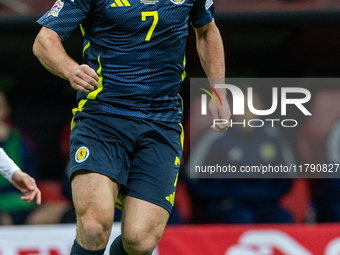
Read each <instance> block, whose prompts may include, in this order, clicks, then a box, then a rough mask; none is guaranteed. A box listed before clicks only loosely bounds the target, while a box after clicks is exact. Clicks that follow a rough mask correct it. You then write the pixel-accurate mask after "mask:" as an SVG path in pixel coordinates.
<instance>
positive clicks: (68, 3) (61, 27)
mask: <svg viewBox="0 0 340 255" xmlns="http://www.w3.org/2000/svg"><path fill="white" fill-rule="evenodd" d="M90 9H91V0H57V1H56V2H55V4H54V5H53V7H52V8H51V9H50V10H49V11H48V12H46V13H45V14H44V15H43V16H42V17H41V18H40V19H39V20H38V21H37V22H38V23H39V24H40V25H42V26H45V27H48V28H50V29H52V30H53V31H55V32H56V33H57V34H58V35H59V36H60V37H61V38H62V39H65V38H67V37H68V36H70V35H71V33H72V32H73V31H74V30H75V29H76V28H77V27H78V26H79V24H81V23H82V22H83V21H84V19H85V18H86V17H87V14H88V12H89V11H90Z"/></svg>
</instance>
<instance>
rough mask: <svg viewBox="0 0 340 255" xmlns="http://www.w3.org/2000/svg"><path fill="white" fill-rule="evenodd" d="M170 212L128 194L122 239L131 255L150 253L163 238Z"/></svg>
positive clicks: (123, 218)
mask: <svg viewBox="0 0 340 255" xmlns="http://www.w3.org/2000/svg"><path fill="white" fill-rule="evenodd" d="M168 218H169V213H168V211H167V210H165V209H164V208H162V207H160V206H158V205H155V204H152V203H149V202H146V201H143V200H140V199H138V198H134V197H130V196H126V198H125V199H124V211H123V217H122V240H123V245H124V248H125V250H126V252H127V253H128V254H129V255H148V254H151V253H152V251H153V250H154V249H155V248H156V245H157V243H158V241H159V239H160V238H161V236H162V234H163V231H164V228H165V226H166V223H167V221H168Z"/></svg>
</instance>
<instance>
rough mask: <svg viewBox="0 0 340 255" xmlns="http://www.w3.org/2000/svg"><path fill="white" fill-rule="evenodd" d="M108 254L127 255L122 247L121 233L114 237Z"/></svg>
mask: <svg viewBox="0 0 340 255" xmlns="http://www.w3.org/2000/svg"><path fill="white" fill-rule="evenodd" d="M110 255H129V254H127V252H126V251H125V249H124V246H123V241H122V235H119V236H117V237H116V239H115V240H114V241H113V242H112V244H111V247H110Z"/></svg>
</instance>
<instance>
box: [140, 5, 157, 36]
mask: <svg viewBox="0 0 340 255" xmlns="http://www.w3.org/2000/svg"><path fill="white" fill-rule="evenodd" d="M149 16H152V17H153V22H152V25H151V27H150V29H149V32H148V34H147V35H146V38H145V41H150V39H151V36H152V33H153V31H154V30H155V27H156V25H157V22H158V12H157V11H151V12H142V21H146V17H149Z"/></svg>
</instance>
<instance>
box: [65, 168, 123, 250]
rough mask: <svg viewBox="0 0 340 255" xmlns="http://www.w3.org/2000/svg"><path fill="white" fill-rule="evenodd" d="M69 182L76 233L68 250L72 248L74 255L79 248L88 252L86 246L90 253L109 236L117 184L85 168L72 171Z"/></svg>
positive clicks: (104, 245)
mask: <svg viewBox="0 0 340 255" xmlns="http://www.w3.org/2000/svg"><path fill="white" fill-rule="evenodd" d="M71 184H72V196H73V203H74V206H75V209H76V215H77V235H76V242H75V245H73V248H72V250H74V249H75V250H76V251H75V253H77V254H78V255H80V254H79V253H80V252H81V253H82V254H88V253H86V250H88V251H92V253H90V254H94V253H93V251H100V250H102V249H104V248H105V247H106V244H107V241H108V239H109V236H110V233H111V228H112V223H113V217H114V204H115V201H116V198H117V195H118V190H119V184H118V183H117V182H116V181H115V180H112V179H110V178H109V177H107V176H104V175H102V174H98V173H94V172H90V171H86V170H82V171H77V172H75V174H74V176H73V179H72V183H71ZM77 243H78V244H79V245H78V246H79V247H80V248H79V247H78V246H77ZM81 248H83V250H81ZM79 249H80V251H79ZM102 252H104V250H102V251H100V253H102ZM71 254H72V252H71ZM96 254H97V253H96ZM98 254H99V253H98Z"/></svg>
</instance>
